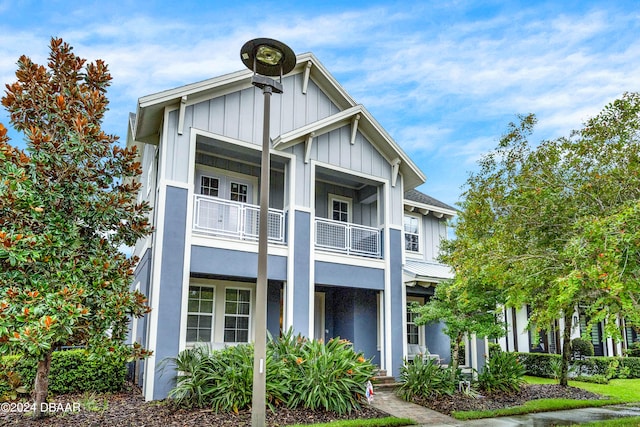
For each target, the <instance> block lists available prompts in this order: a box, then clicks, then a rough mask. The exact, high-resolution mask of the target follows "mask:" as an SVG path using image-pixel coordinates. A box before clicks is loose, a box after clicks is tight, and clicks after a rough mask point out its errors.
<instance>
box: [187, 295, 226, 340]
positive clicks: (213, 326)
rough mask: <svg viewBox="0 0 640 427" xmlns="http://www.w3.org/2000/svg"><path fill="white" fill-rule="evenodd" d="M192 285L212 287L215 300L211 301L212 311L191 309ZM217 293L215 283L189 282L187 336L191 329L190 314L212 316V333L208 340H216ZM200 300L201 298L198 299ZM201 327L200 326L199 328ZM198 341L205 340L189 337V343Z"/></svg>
mask: <svg viewBox="0 0 640 427" xmlns="http://www.w3.org/2000/svg"><path fill="white" fill-rule="evenodd" d="M192 287H194V288H195V287H197V288H200V289H201V288H209V289H211V291H212V293H213V300H212V301H211V313H207V312H201V311H190V310H189V299H190V298H189V297H190V293H191V288H192ZM217 299H218V298H217V295H216V286H215V285H209V284H203V283H189V291H188V293H187V322H186V323H185V325H186V328H187V330H186V331H185V337H186V336H187V332H188V330H189V316H198V317H200V316H210V317H211V326H210V335H209V341H206V342H214V340H215V331H216V327H215V325H216V301H217ZM198 300H199V301H200V299H198ZM199 329H200V327H198V330H199ZM198 342H205V341H189V340H188V339H187V343H189V344H194V343H198Z"/></svg>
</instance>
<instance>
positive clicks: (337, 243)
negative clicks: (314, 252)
mask: <svg viewBox="0 0 640 427" xmlns="http://www.w3.org/2000/svg"><path fill="white" fill-rule="evenodd" d="M315 226H316V233H315V235H316V241H315V245H316V247H317V248H321V249H324V250H328V251H332V252H338V253H343V254H347V255H357V256H365V257H371V258H381V255H382V251H381V248H380V246H381V245H380V230H378V229H377V228H373V227H366V226H364V225H358V224H352V223H348V222H340V221H333V220H330V219H324V218H316V221H315Z"/></svg>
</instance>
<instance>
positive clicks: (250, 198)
mask: <svg viewBox="0 0 640 427" xmlns="http://www.w3.org/2000/svg"><path fill="white" fill-rule="evenodd" d="M194 164H195V155H194ZM192 169H195V174H194V177H193V180H192V182H193V183H194V190H193V191H194V193H197V194H200V182H196V181H195V179H196V177H200V178H202V177H203V176H207V177H210V178H215V179H218V181H219V183H220V186H219V188H218V197H220V198H221V199H223V200H231V197H230V196H231V184H240V185H247V186H251V192H250V195H247V202H246V203H250V204H252V205H257V204H258V177H257V176H253V175H245V174H241V173H238V172H233V171H230V170H227V169H220V168H215V167H213V166H207V165H203V164H200V163H198V164H197V165H195V167H194V168H192ZM221 178H224V179H221Z"/></svg>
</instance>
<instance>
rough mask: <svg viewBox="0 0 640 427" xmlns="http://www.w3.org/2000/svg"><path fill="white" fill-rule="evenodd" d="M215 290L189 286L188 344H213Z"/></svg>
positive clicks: (207, 287)
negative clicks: (200, 342) (199, 342)
mask: <svg viewBox="0 0 640 427" xmlns="http://www.w3.org/2000/svg"><path fill="white" fill-rule="evenodd" d="M214 293H215V288H213V287H210V286H189V303H188V308H187V342H198V341H204V342H211V341H212V339H211V337H212V331H213V311H214V310H213V307H214V304H213V300H214Z"/></svg>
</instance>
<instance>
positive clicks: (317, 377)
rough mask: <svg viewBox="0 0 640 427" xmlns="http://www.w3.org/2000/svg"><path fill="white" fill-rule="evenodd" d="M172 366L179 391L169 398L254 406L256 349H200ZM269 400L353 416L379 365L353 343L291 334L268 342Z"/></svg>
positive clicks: (233, 407)
mask: <svg viewBox="0 0 640 427" xmlns="http://www.w3.org/2000/svg"><path fill="white" fill-rule="evenodd" d="M167 362H170V363H172V364H173V365H175V368H176V371H177V373H178V374H177V376H176V387H175V388H174V389H173V390H171V392H170V394H169V395H170V397H173V398H175V399H176V401H177V403H179V404H181V405H184V406H195V407H206V406H209V407H212V408H213V409H214V410H216V411H223V412H228V411H238V410H240V409H244V408H247V407H249V406H250V404H251V399H252V392H253V346H252V345H246V344H245V345H238V346H234V347H227V348H225V349H223V350H217V351H211V350H210V349H209V348H208V347H204V346H203V347H196V348H192V349H187V350H184V351H183V352H181V353H180V354H179V355H178V356H177V357H176V358H173V359H169V360H168V361H167ZM266 363H267V366H268V369H267V378H266V399H267V402H266V403H267V404H268V405H269V407H270V408H271V409H272V410H273V409H274V407H275V406H278V405H281V404H286V405H287V406H289V407H292V408H293V407H298V406H302V407H305V408H309V409H318V408H324V409H325V410H327V411H334V412H338V413H345V412H350V411H351V410H352V409H354V408H357V407H359V402H360V400H362V399H364V395H365V391H366V390H365V387H366V382H367V381H368V380H369V379H370V378H371V377H373V375H374V373H375V366H374V365H373V364H372V363H371V361H369V360H367V359H365V358H364V356H363V355H362V354H361V353H356V352H355V351H354V350H353V348H352V346H351V343H349V342H348V341H346V340H340V339H334V340H331V341H329V342H328V343H326V344H324V343H322V342H319V341H310V340H307V339H305V338H303V337H301V336H299V335H298V336H295V337H294V336H293V334H292V332H291V331H289V332H288V333H286V334H284V335H283V337H281V338H279V339H277V340H271V339H270V340H269V343H268V345H267V360H266Z"/></svg>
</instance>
